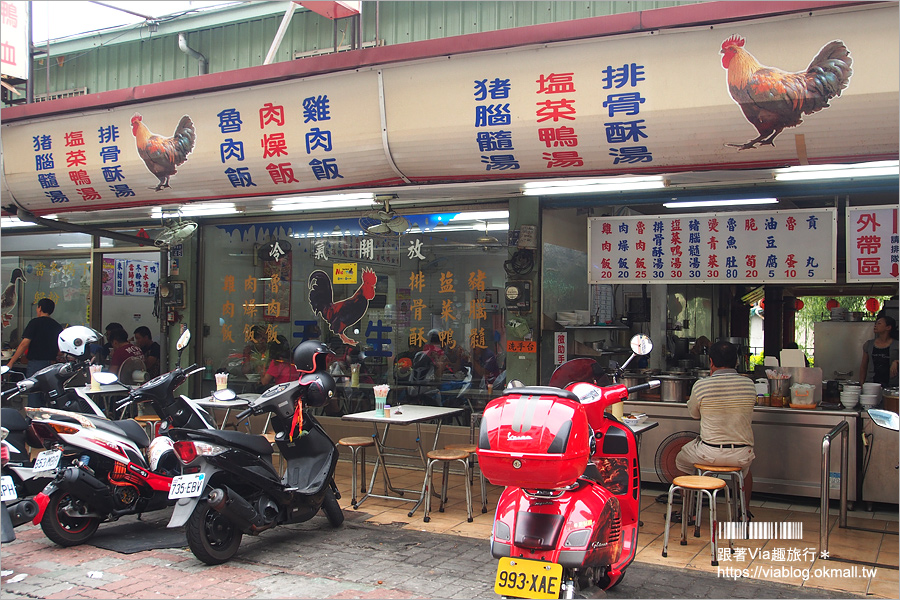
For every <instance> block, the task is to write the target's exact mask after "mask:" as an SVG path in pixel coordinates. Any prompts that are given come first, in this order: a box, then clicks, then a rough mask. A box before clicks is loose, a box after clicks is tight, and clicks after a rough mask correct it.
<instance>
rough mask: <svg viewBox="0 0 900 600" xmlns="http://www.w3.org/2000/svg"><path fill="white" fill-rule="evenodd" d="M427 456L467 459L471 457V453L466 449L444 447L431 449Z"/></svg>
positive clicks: (444, 458) (439, 458)
mask: <svg viewBox="0 0 900 600" xmlns="http://www.w3.org/2000/svg"><path fill="white" fill-rule="evenodd" d="M425 456H427V457H428V458H430V459H432V460H465V459H467V458H469V453H468V452H466V451H465V450H455V449H452V448H451V449H448V448H444V449H443V450H431V451H430V452H429V453H428V454H426V455H425Z"/></svg>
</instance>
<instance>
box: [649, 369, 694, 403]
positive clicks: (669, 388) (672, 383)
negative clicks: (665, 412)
mask: <svg viewBox="0 0 900 600" xmlns="http://www.w3.org/2000/svg"><path fill="white" fill-rule="evenodd" d="M657 379H659V381H660V386H659V390H660V391H659V395H660V398H661V399H662V401H663V402H687V401H688V398H689V397H690V392H691V387H692V386H693V383H694V378H693V377H685V376H684V375H660V376H659V377H658V378H657Z"/></svg>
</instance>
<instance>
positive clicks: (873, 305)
mask: <svg viewBox="0 0 900 600" xmlns="http://www.w3.org/2000/svg"><path fill="white" fill-rule="evenodd" d="M879 308H881V302H879V301H878V298H869V299H868V300H866V310H867V311H869V312H870V313H873V314H874V313H877V312H878V309H879Z"/></svg>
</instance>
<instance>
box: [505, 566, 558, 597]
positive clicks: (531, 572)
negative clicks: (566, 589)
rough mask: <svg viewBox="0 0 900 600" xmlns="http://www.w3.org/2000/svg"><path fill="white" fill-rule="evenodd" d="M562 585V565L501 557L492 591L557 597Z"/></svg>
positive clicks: (528, 595)
mask: <svg viewBox="0 0 900 600" xmlns="http://www.w3.org/2000/svg"><path fill="white" fill-rule="evenodd" d="M561 585H562V565H559V564H556V563H548V562H541V561H537V560H526V559H523V558H501V559H500V564H499V565H497V578H496V579H495V580H494V593H495V594H500V595H501V596H515V597H516V598H559V596H560V586H561Z"/></svg>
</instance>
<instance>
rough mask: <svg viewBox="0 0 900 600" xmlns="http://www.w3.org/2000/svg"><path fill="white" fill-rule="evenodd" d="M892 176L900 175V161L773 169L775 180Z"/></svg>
mask: <svg viewBox="0 0 900 600" xmlns="http://www.w3.org/2000/svg"><path fill="white" fill-rule="evenodd" d="M891 175H893V176H894V177H896V176H898V175H900V161H896V160H882V161H875V162H867V163H856V164H849V165H803V166H799V167H788V168H786V169H777V170H776V171H775V180H776V181H811V180H816V179H850V178H854V177H890V176H891Z"/></svg>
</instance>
